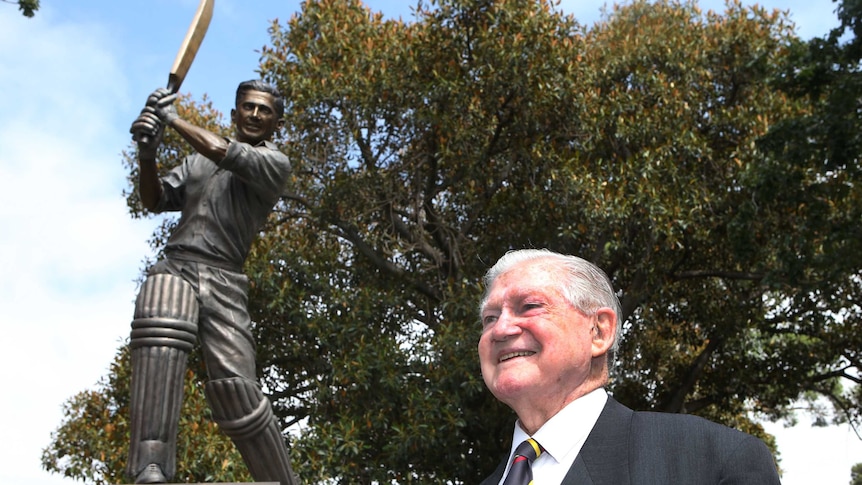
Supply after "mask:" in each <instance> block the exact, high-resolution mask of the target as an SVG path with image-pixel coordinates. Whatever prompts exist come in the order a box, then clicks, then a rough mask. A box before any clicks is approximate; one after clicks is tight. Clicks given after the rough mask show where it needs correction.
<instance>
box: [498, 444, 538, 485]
mask: <svg viewBox="0 0 862 485" xmlns="http://www.w3.org/2000/svg"><path fill="white" fill-rule="evenodd" d="M541 454H542V447H541V446H539V443H537V442H536V440H534V439H533V438H528V439H526V440H524V441H523V442H521V444H520V445H518V448H517V449H515V455H514V457H512V466H511V467H509V474H508V475H506V481H504V482H503V485H530V484H532V483H533V470H532V469H531V468H530V465H531V464H532V463H533V460H535V459H536V458H538V457H539V455H541Z"/></svg>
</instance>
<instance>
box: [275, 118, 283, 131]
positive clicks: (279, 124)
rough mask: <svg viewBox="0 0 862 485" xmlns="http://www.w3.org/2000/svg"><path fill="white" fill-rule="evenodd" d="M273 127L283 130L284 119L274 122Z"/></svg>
mask: <svg viewBox="0 0 862 485" xmlns="http://www.w3.org/2000/svg"><path fill="white" fill-rule="evenodd" d="M275 127H276V129H279V130H280V129H282V128H284V117H279V118H278V121H276V122H275Z"/></svg>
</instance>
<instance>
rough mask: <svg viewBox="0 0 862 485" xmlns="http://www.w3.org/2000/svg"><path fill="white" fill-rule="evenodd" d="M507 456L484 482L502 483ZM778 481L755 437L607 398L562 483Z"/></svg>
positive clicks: (664, 484) (769, 457) (633, 484)
mask: <svg viewBox="0 0 862 485" xmlns="http://www.w3.org/2000/svg"><path fill="white" fill-rule="evenodd" d="M506 459H508V457H506ZM506 459H504V460H503V463H502V464H500V466H499V467H497V470H496V471H494V473H493V474H492V475H491V476H489V477H488V478H486V479H485V480H484V481H483V482H482V485H497V483H499V481H500V478H501V477H502V476H503V472H504V471H505V470H506ZM778 483H780V481H779V479H778V472H777V471H776V468H775V461H774V459H773V458H772V454H771V453H770V452H769V449H768V448H767V447H766V445H765V444H764V443H763V441H761V440H759V439H757V438H755V437H754V436H751V435H748V434H745V433H742V432H740V431H737V430H734V429H732V428H728V427H726V426H722V425H720V424H716V423H713V422H710V421H707V420H706V419H703V418H700V417H697V416H691V415H686V414H667V413H649V412H635V411H632V410H631V409H629V408H627V407H625V406H623V405H622V404H620V403H618V402H617V401H616V400H614V399H613V398H610V397H609V398H608V402H607V404H605V408H604V409H603V410H602V414H601V415H599V419H598V421H597V422H596V425H595V427H594V428H593V430H592V431H591V432H590V435H589V436H588V437H587V441H586V442H585V443H584V446H583V448H581V452H580V453H579V454H578V457H577V458H576V459H575V463H574V464H573V465H572V467H571V468H570V469H569V473H568V474H566V477H565V478H564V479H563V482H562V483H561V485H671V484H672V485H686V484H692V485H705V484H728V485H729V484H750V485H763V484H778Z"/></svg>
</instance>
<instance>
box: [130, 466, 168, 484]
mask: <svg viewBox="0 0 862 485" xmlns="http://www.w3.org/2000/svg"><path fill="white" fill-rule="evenodd" d="M167 481H168V479H167V478H165V474H164V473H162V467H160V466H159V465H156V464H155V463H150V464H149V465H147V467H146V468H144V469H143V470H141V473H138V478H136V479H135V483H167Z"/></svg>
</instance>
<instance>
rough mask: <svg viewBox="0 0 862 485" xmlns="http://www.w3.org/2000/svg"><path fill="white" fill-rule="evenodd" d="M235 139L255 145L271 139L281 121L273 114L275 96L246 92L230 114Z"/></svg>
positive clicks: (258, 92) (259, 92)
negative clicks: (234, 129)
mask: <svg viewBox="0 0 862 485" xmlns="http://www.w3.org/2000/svg"><path fill="white" fill-rule="evenodd" d="M230 119H231V121H233V123H234V126H235V127H236V139H237V140H238V141H241V142H245V143H249V144H251V145H255V144H257V143H260V142H261V141H263V140H269V139H270V138H272V134H273V133H275V130H277V129H278V128H279V127H280V126H281V124H282V120H281V118H279V117H278V115H277V114H276V112H275V96H273V95H271V94H269V93H264V92H262V91H246V92H245V93H243V94H242V96H241V98H240V99H239V101H237V103H236V108H235V109H232V110H231V112H230Z"/></svg>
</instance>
